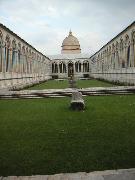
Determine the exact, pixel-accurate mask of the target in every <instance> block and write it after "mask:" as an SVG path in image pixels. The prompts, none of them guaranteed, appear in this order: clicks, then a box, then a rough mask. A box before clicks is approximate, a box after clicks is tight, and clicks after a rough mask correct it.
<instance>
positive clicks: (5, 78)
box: [0, 24, 51, 88]
mask: <svg viewBox="0 0 135 180" xmlns="http://www.w3.org/2000/svg"><path fill="white" fill-rule="evenodd" d="M50 74H51V69H50V59H49V58H48V57H46V56H45V55H43V54H42V53H40V52H39V51H37V50H36V49H35V48H34V47H32V46H31V45H30V44H28V43H27V42H26V41H24V40H23V39H21V38H20V37H19V36H18V35H17V34H15V33H14V32H12V31H10V30H9V29H8V28H7V27H5V26H4V25H2V24H0V88H12V87H14V86H19V85H22V87H23V86H24V87H25V86H26V85H29V84H34V83H38V82H40V81H44V80H46V79H49V78H50Z"/></svg>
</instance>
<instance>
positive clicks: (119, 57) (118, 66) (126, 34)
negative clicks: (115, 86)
mask: <svg viewBox="0 0 135 180" xmlns="http://www.w3.org/2000/svg"><path fill="white" fill-rule="evenodd" d="M90 70H91V71H90V76H92V77H94V78H99V79H104V80H108V81H114V82H121V83H129V84H135V22H133V23H132V24H131V25H129V26H128V27H127V28H126V29H124V30H123V31H122V32H121V33H119V34H118V35H117V36H116V37H114V38H113V39H112V40H111V41H109V42H108V43H107V44H106V45H104V46H103V47H102V48H101V49H100V50H99V51H98V52H96V53H95V54H94V55H93V56H91V57H90Z"/></svg>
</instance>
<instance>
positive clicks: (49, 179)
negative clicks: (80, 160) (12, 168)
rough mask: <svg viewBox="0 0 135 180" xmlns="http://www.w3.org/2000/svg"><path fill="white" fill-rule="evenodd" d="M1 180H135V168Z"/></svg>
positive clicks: (13, 177) (4, 179) (3, 179)
mask: <svg viewBox="0 0 135 180" xmlns="http://www.w3.org/2000/svg"><path fill="white" fill-rule="evenodd" d="M0 180H135V168H132V169H119V170H106V171H94V172H90V173H86V172H78V173H62V174H55V175H34V176H8V177H0Z"/></svg>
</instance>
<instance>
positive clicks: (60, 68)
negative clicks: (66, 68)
mask: <svg viewBox="0 0 135 180" xmlns="http://www.w3.org/2000/svg"><path fill="white" fill-rule="evenodd" d="M62 65H63V63H60V64H59V72H60V73H63V69H62Z"/></svg>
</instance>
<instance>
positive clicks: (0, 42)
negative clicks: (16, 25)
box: [0, 32, 3, 72]
mask: <svg viewBox="0 0 135 180" xmlns="http://www.w3.org/2000/svg"><path fill="white" fill-rule="evenodd" d="M2 66H3V62H2V33H1V32H0V72H2Z"/></svg>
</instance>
